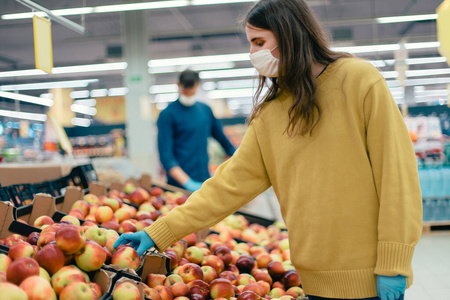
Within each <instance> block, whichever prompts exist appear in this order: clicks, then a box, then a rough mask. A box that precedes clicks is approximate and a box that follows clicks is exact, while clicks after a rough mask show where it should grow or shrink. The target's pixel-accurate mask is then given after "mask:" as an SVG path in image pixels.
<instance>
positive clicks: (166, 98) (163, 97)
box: [153, 93, 178, 103]
mask: <svg viewBox="0 0 450 300" xmlns="http://www.w3.org/2000/svg"><path fill="white" fill-rule="evenodd" d="M177 99H178V93H171V94H157V95H155V100H154V101H153V102H156V103H162V102H173V101H175V100H177Z"/></svg>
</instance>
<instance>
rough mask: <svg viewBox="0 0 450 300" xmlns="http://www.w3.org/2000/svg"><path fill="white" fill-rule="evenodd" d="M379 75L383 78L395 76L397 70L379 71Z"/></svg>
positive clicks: (396, 75)
mask: <svg viewBox="0 0 450 300" xmlns="http://www.w3.org/2000/svg"><path fill="white" fill-rule="evenodd" d="M380 73H381V75H383V77H384V78H386V79H387V78H397V77H398V72H397V71H388V72H380Z"/></svg>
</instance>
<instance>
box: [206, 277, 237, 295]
mask: <svg viewBox="0 0 450 300" xmlns="http://www.w3.org/2000/svg"><path fill="white" fill-rule="evenodd" d="M209 294H210V296H211V298H212V299H217V298H226V299H230V298H231V297H234V289H233V285H232V284H231V282H230V281H229V280H227V279H224V278H217V279H215V280H213V281H212V282H211V284H210V285H209Z"/></svg>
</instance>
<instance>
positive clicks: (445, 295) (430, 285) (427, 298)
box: [405, 232, 450, 300]
mask: <svg viewBox="0 0 450 300" xmlns="http://www.w3.org/2000/svg"><path fill="white" fill-rule="evenodd" d="M413 267H414V284H413V286H412V287H411V288H410V289H409V290H407V291H406V297H405V300H450V232H439V233H436V232H434V233H431V234H426V235H423V236H422V238H421V239H420V241H419V243H418V244H417V246H416V251H415V254H414V258H413Z"/></svg>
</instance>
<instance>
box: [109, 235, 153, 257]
mask: <svg viewBox="0 0 450 300" xmlns="http://www.w3.org/2000/svg"><path fill="white" fill-rule="evenodd" d="M128 243H130V246H131V247H133V248H134V249H135V250H136V251H137V253H138V254H139V256H141V255H142V254H144V252H145V251H146V250H147V249H149V248H151V247H153V246H155V242H153V240H152V239H151V238H150V236H149V235H148V234H147V233H146V232H145V231H139V232H136V233H124V234H122V235H121V236H120V237H119V238H118V239H117V241H116V242H115V243H114V246H113V247H114V248H117V247H118V246H119V245H126V244H128Z"/></svg>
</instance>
